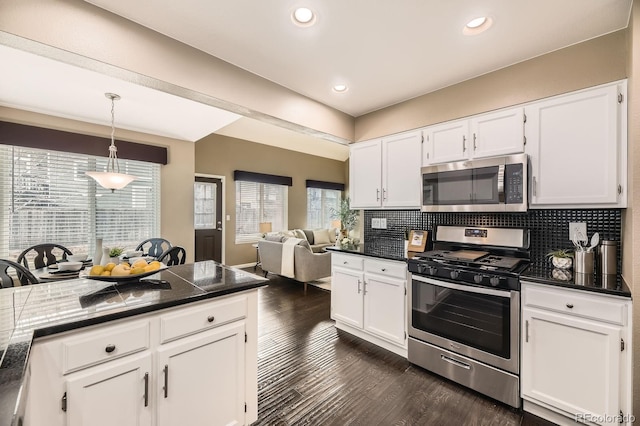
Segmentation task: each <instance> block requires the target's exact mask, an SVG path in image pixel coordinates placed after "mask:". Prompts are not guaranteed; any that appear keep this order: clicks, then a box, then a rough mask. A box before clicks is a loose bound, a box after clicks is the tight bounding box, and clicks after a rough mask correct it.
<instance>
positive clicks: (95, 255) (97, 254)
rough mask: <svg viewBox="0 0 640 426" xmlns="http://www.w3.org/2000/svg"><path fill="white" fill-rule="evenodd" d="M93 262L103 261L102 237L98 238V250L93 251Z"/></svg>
mask: <svg viewBox="0 0 640 426" xmlns="http://www.w3.org/2000/svg"><path fill="white" fill-rule="evenodd" d="M92 260H93V264H94V265H100V262H101V261H102V238H96V251H95V252H94V253H93V259H92Z"/></svg>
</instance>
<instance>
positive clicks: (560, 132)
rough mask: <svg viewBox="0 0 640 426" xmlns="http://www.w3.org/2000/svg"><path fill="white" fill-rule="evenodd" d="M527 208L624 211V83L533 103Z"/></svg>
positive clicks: (527, 110)
mask: <svg viewBox="0 0 640 426" xmlns="http://www.w3.org/2000/svg"><path fill="white" fill-rule="evenodd" d="M525 114H526V116H527V124H526V136H527V145H526V152H527V153H528V154H529V157H530V161H531V174H530V176H531V180H530V185H531V190H530V194H531V197H530V206H531V207H533V208H556V207H560V208H561V207H575V206H580V207H585V208H586V207H592V208H605V207H626V206H627V193H626V176H627V169H626V164H627V143H626V140H627V135H626V128H627V122H626V117H627V106H626V81H620V82H615V83H611V84H606V85H602V86H598V87H595V88H591V89H586V90H581V91H579V92H573V93H570V94H567V95H562V96H556V97H553V98H550V99H547V100H544V101H540V102H535V103H532V104H530V105H528V106H526V108H525Z"/></svg>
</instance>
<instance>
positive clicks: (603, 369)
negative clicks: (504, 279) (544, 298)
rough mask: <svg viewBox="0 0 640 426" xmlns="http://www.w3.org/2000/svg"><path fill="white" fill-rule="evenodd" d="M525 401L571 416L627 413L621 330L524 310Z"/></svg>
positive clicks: (523, 387) (571, 318) (590, 322)
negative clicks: (622, 400) (622, 384)
mask: <svg viewBox="0 0 640 426" xmlns="http://www.w3.org/2000/svg"><path fill="white" fill-rule="evenodd" d="M522 319H523V327H524V331H523V333H522V334H523V336H522V374H521V382H522V397H523V398H525V399H530V400H532V401H534V402H535V401H540V402H543V403H546V404H549V405H551V406H553V407H556V408H559V409H561V410H563V411H565V412H566V413H570V414H578V413H580V414H582V413H584V414H592V415H599V416H601V415H605V414H606V415H609V416H615V415H617V413H618V412H619V411H620V409H621V405H620V398H619V383H620V382H619V380H620V358H621V352H620V328H619V327H615V326H609V325H606V324H604V323H600V322H596V321H589V320H583V319H580V318H578V317H571V316H568V315H562V314H555V313H551V312H547V311H543V310H538V309H527V308H525V309H523V311H522Z"/></svg>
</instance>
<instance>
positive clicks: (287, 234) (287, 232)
mask: <svg viewBox="0 0 640 426" xmlns="http://www.w3.org/2000/svg"><path fill="white" fill-rule="evenodd" d="M280 233H281V234H282V235H283V236H285V237H295V236H296V235H295V233H294V232H293V231H280Z"/></svg>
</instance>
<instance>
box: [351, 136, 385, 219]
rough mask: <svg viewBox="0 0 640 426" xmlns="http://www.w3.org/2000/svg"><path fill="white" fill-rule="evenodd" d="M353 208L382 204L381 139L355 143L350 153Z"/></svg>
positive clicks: (372, 206) (373, 206)
mask: <svg viewBox="0 0 640 426" xmlns="http://www.w3.org/2000/svg"><path fill="white" fill-rule="evenodd" d="M349 185H350V186H351V187H350V194H351V208H352V209H361V208H375V207H380V206H381V205H382V188H381V185H382V145H381V142H380V140H375V141H371V142H362V143H356V144H353V145H352V146H351V148H350V153H349Z"/></svg>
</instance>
